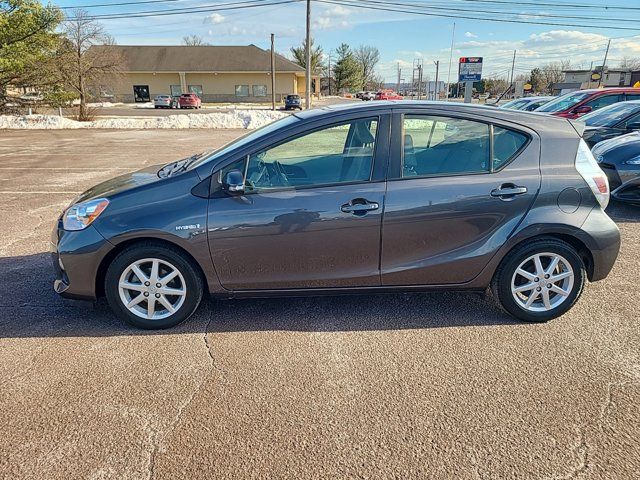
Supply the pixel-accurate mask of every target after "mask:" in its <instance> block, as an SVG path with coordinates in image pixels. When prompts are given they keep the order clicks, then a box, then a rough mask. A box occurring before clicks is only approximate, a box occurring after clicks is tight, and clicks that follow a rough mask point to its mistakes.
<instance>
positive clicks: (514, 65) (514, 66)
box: [509, 50, 516, 98]
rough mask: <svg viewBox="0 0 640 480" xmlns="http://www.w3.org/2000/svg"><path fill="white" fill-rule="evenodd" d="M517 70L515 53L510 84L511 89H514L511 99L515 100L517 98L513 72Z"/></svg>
mask: <svg viewBox="0 0 640 480" xmlns="http://www.w3.org/2000/svg"><path fill="white" fill-rule="evenodd" d="M515 68H516V51H515V50H514V51H513V61H512V62H511V81H510V82H509V85H511V88H512V89H513V92H512V93H511V98H515V97H516V87H515V86H514V85H513V72H514V70H515Z"/></svg>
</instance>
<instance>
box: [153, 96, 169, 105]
mask: <svg viewBox="0 0 640 480" xmlns="http://www.w3.org/2000/svg"><path fill="white" fill-rule="evenodd" d="M153 106H154V108H171V107H172V100H171V95H156V96H155V97H154V99H153Z"/></svg>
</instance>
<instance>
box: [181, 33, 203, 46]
mask: <svg viewBox="0 0 640 480" xmlns="http://www.w3.org/2000/svg"><path fill="white" fill-rule="evenodd" d="M182 45H187V46H189V47H200V46H203V45H209V43H208V42H205V41H204V38H202V37H201V36H200V35H185V36H184V37H182Z"/></svg>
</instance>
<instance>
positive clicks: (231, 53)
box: [92, 45, 320, 103]
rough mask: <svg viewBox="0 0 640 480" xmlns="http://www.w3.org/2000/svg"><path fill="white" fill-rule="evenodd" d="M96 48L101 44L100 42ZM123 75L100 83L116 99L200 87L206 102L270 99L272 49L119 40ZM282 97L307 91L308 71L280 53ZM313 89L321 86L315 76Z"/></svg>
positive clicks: (278, 79)
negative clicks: (141, 43) (140, 43)
mask: <svg viewBox="0 0 640 480" xmlns="http://www.w3.org/2000/svg"><path fill="white" fill-rule="evenodd" d="M92 48H96V49H97V48H101V47H99V46H96V47H92ZM109 48H111V49H113V48H115V49H116V50H117V51H118V52H119V54H120V55H121V57H122V71H123V73H122V75H119V77H118V78H117V79H113V81H109V82H108V83H109V84H108V85H101V86H99V87H95V88H96V89H99V90H100V93H99V95H103V96H104V93H105V92H108V93H110V94H112V95H113V98H114V101H119V102H148V101H151V100H153V97H155V96H156V95H173V96H177V95H180V94H182V93H188V92H194V93H197V94H198V95H199V96H200V98H201V99H202V101H203V102H204V103H215V102H270V101H271V52H269V51H267V50H262V49H261V48H258V47H256V46H255V45H248V46H229V47H226V46H195V47H192V46H115V47H109ZM275 69H276V88H275V91H276V101H277V102H281V101H282V100H283V97H284V96H286V95H288V94H299V95H304V93H305V71H304V69H303V68H302V67H300V66H299V65H296V64H295V63H293V62H291V61H290V60H288V59H286V58H284V57H283V56H281V55H277V54H276V58H275ZM312 87H313V94H314V95H317V94H318V92H319V89H320V82H319V80H318V78H315V77H313V78H312Z"/></svg>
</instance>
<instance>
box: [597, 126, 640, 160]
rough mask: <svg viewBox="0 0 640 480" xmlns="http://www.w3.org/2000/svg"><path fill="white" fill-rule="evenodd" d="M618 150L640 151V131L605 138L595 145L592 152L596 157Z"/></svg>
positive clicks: (620, 151)
mask: <svg viewBox="0 0 640 480" xmlns="http://www.w3.org/2000/svg"><path fill="white" fill-rule="evenodd" d="M613 150H616V151H617V153H624V152H628V153H636V152H640V133H638V132H634V133H629V134H627V135H621V136H619V137H615V138H611V139H609V140H604V141H602V142H599V143H597V144H596V146H595V147H593V150H592V153H593V155H594V156H595V157H597V156H599V155H600V156H602V155H606V154H607V153H609V152H612V151H613Z"/></svg>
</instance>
